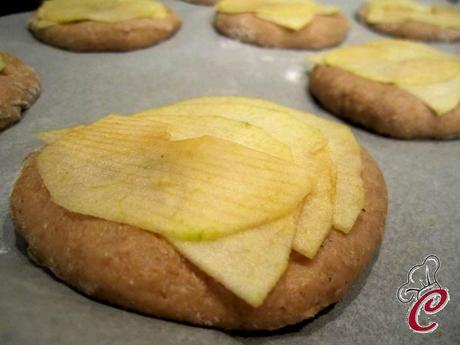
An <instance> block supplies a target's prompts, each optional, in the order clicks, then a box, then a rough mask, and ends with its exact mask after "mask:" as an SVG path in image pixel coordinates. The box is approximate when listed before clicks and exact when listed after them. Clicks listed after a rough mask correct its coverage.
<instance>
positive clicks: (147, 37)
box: [29, 10, 181, 52]
mask: <svg viewBox="0 0 460 345" xmlns="http://www.w3.org/2000/svg"><path fill="white" fill-rule="evenodd" d="M180 26H181V20H180V18H179V17H178V16H177V15H176V14H175V13H174V12H172V11H171V10H168V16H167V17H166V18H161V19H146V18H139V19H130V20H125V21H122V22H116V23H104V22H96V21H82V22H77V23H69V24H59V25H54V26H49V27H45V28H39V27H38V26H37V17H36V15H34V16H33V17H32V19H31V20H30V22H29V30H30V31H31V32H32V34H33V35H34V36H35V37H36V38H37V39H39V40H40V41H43V42H45V43H47V44H49V45H52V46H55V47H58V48H62V49H67V50H72V51H82V52H87V51H94V52H96V51H127V50H135V49H140V48H146V47H149V46H152V45H155V44H157V43H159V42H161V41H163V40H165V39H167V38H169V37H170V36H172V35H173V34H174V33H175V32H176V31H177V30H178V29H179V28H180Z"/></svg>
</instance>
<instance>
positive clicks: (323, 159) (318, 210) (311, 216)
mask: <svg viewBox="0 0 460 345" xmlns="http://www.w3.org/2000/svg"><path fill="white" fill-rule="evenodd" d="M315 158H316V163H317V164H316V170H315V171H314V174H313V175H314V176H317V177H318V176H319V177H320V178H317V179H316V181H315V183H314V184H313V188H312V191H311V193H310V194H309V195H308V197H307V199H306V201H305V204H304V207H303V209H302V213H301V215H300V217H299V222H298V226H297V232H296V234H295V237H294V242H293V248H294V249H295V250H296V251H297V252H298V253H300V254H302V255H304V256H306V257H307V258H310V259H312V258H314V257H315V255H316V254H317V253H318V250H319V249H320V248H321V244H322V243H323V241H324V240H325V239H326V237H327V236H328V234H329V232H330V231H331V230H332V217H333V201H332V198H333V196H334V192H335V188H334V185H335V175H334V169H333V165H332V161H331V158H330V155H329V150H328V148H324V149H323V150H321V151H320V152H318V153H316V155H315Z"/></svg>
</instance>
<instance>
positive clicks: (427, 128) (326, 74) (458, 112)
mask: <svg viewBox="0 0 460 345" xmlns="http://www.w3.org/2000/svg"><path fill="white" fill-rule="evenodd" d="M309 88H310V91H311V93H312V94H313V96H315V97H316V99H318V101H319V102H320V103H321V104H322V105H323V106H324V108H326V109H327V110H328V111H330V112H331V113H333V114H335V115H337V116H340V117H343V118H345V119H348V120H350V121H352V122H354V123H357V124H360V125H362V126H363V127H365V128H368V129H370V130H372V131H374V132H376V133H379V134H383V135H388V136H391V137H394V138H400V139H415V138H419V139H449V138H454V137H458V136H460V104H459V105H458V106H457V107H456V108H455V109H453V110H451V111H450V112H449V113H447V114H444V115H442V116H438V115H436V114H435V113H434V112H433V111H432V110H431V109H430V108H429V107H428V106H427V105H425V104H424V103H423V102H422V101H421V100H419V99H418V98H417V97H415V96H414V95H412V94H410V93H409V92H407V91H405V90H403V89H400V88H398V87H397V86H394V85H391V84H384V83H380V82H376V81H373V80H369V79H365V78H362V77H359V76H356V75H354V74H352V73H350V72H347V71H345V70H342V69H340V68H336V67H329V66H323V65H319V66H316V67H315V68H314V69H313V70H312V71H311V72H310V78H309Z"/></svg>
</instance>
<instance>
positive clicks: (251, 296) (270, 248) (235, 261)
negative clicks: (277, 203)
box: [170, 212, 298, 307]
mask: <svg viewBox="0 0 460 345" xmlns="http://www.w3.org/2000/svg"><path fill="white" fill-rule="evenodd" d="M297 215H298V212H293V213H291V214H290V215H288V216H286V217H283V218H281V219H279V220H277V221H275V222H272V223H269V224H266V225H262V226H259V227H257V228H253V229H248V230H246V231H242V232H238V233H237V234H234V235H230V236H226V237H222V238H219V239H217V240H213V241H200V242H190V241H180V240H170V241H171V243H172V244H173V245H174V247H175V248H176V249H177V250H178V251H179V252H180V253H182V254H183V255H184V256H185V257H186V258H187V259H189V260H190V261H191V262H193V263H194V264H195V265H196V266H197V267H199V268H200V269H201V270H202V271H204V272H206V273H207V274H209V275H210V276H211V277H213V278H214V279H216V280H217V281H219V282H220V283H221V284H222V285H224V286H225V287H226V288H228V289H229V290H230V291H232V292H233V293H234V294H235V295H237V296H238V297H240V298H241V299H243V300H244V301H245V302H246V303H248V304H249V305H251V306H253V307H258V306H260V305H261V304H262V303H263V301H264V300H265V297H266V296H267V295H268V293H269V292H270V291H271V289H272V288H273V287H274V286H275V285H276V283H277V282H278V280H279V278H280V277H281V275H282V274H283V272H284V271H285V269H286V267H287V265H288V261H289V255H290V253H291V246H292V239H293V237H294V234H295V229H296V225H297Z"/></svg>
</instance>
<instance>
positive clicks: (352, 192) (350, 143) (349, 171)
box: [144, 96, 364, 233]
mask: <svg viewBox="0 0 460 345" xmlns="http://www.w3.org/2000/svg"><path fill="white" fill-rule="evenodd" d="M184 103H187V105H189V106H192V105H195V104H206V105H207V106H208V107H209V108H212V107H213V106H218V105H219V104H222V103H225V104H227V105H228V106H229V107H233V106H237V107H243V106H246V107H250V108H252V112H255V113H259V114H264V113H266V114H272V113H273V112H280V113H283V114H284V116H290V117H293V118H294V119H297V120H298V121H301V122H303V123H305V124H306V125H308V126H311V127H314V128H316V129H318V130H319V131H321V133H322V134H323V135H324V136H325V137H326V138H327V140H328V145H329V150H330V155H331V159H332V161H333V163H334V165H335V167H336V176H337V181H336V187H335V197H334V216H333V225H334V228H335V229H337V230H340V231H342V232H345V233H347V232H349V231H350V230H351V228H352V227H353V224H354V223H355V221H356V219H357V217H358V216H359V214H360V213H361V210H362V207H363V205H364V187H363V183H362V179H361V170H362V165H361V148H360V146H359V144H358V143H357V142H356V140H355V138H354V135H353V133H352V132H351V131H350V129H349V128H348V127H346V126H343V125H341V124H339V123H336V122H333V121H328V120H325V119H322V118H320V117H318V116H315V115H313V114H310V113H307V112H303V111H300V110H295V109H292V108H289V107H286V106H283V105H280V104H277V103H273V102H270V101H266V100H262V99H257V98H248V97H235V96H229V97H200V98H193V99H190V100H187V101H184V102H181V103H179V104H184ZM170 107H172V106H170ZM164 108H165V107H163V108H158V109H164ZM158 111H160V110H158ZM148 112H149V111H146V112H144V113H148ZM266 131H267V132H268V133H269V134H272V132H271V131H270V130H268V129H266ZM279 140H280V141H283V140H282V139H281V138H280V139H279ZM293 153H294V152H293Z"/></svg>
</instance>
